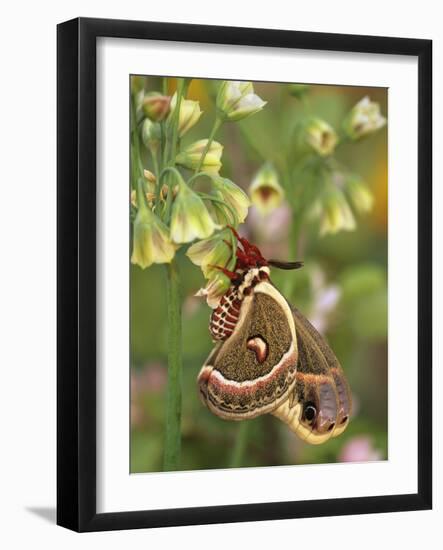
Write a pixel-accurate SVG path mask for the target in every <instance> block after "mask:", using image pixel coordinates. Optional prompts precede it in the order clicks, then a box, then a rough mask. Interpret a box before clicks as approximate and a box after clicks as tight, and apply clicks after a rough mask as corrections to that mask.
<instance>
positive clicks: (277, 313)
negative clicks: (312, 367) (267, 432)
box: [198, 281, 298, 420]
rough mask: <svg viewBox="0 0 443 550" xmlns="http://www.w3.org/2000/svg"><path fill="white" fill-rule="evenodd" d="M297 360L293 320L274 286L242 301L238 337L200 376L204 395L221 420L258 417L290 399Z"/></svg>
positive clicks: (219, 348) (265, 285) (216, 352)
mask: <svg viewBox="0 0 443 550" xmlns="http://www.w3.org/2000/svg"><path fill="white" fill-rule="evenodd" d="M297 360H298V350H297V339H296V330H295V321H294V316H293V314H292V312H291V309H290V307H289V305H288V303H287V302H286V300H285V299H284V297H283V296H282V295H281V294H280V293H279V292H278V290H277V289H276V288H275V287H274V286H273V285H272V284H271V283H269V282H267V281H265V282H261V283H259V284H258V285H257V286H255V287H254V291H253V292H252V293H251V294H250V295H249V296H245V297H244V298H243V301H242V305H241V309H240V315H239V319H238V321H237V324H236V327H235V330H234V332H233V333H232V334H231V336H229V338H227V339H226V340H225V341H222V342H220V343H218V344H217V345H216V346H215V347H214V349H213V350H212V352H211V354H210V355H209V357H208V359H207V360H206V362H205V364H204V366H203V368H202V369H201V371H200V374H199V376H198V385H199V391H200V396H201V398H202V400H203V402H204V403H205V404H206V405H207V406H208V408H209V409H210V410H211V411H212V412H213V413H214V414H216V415H218V416H220V417H222V418H225V419H229V420H243V419H245V418H255V417H256V416H259V415H261V414H264V413H267V412H271V411H272V410H274V409H275V408H276V407H278V406H279V405H280V404H281V403H282V402H283V401H285V400H287V399H288V397H289V395H290V393H291V392H292V391H293V390H294V388H295V383H296V378H295V374H296V368H297Z"/></svg>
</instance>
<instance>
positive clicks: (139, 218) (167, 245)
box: [131, 201, 176, 269]
mask: <svg viewBox="0 0 443 550" xmlns="http://www.w3.org/2000/svg"><path fill="white" fill-rule="evenodd" d="M175 250H176V246H175V245H174V244H173V243H172V242H171V239H170V237H169V231H168V227H167V226H166V225H165V224H164V223H163V222H162V221H161V220H160V218H159V217H158V216H156V215H155V214H154V212H152V210H151V209H150V208H148V206H147V205H146V204H145V203H144V201H143V204H142V205H139V208H138V211H137V215H136V217H135V220H134V235H133V245H132V256H131V262H132V263H133V264H137V265H139V266H140V267H141V268H143V269H145V268H146V267H149V266H150V265H152V264H153V263H155V264H165V263H169V262H170V261H171V260H172V258H173V257H174V254H175Z"/></svg>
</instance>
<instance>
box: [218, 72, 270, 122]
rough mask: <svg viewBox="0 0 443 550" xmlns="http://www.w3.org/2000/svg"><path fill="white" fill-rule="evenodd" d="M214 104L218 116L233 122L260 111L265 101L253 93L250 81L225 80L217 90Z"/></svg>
mask: <svg viewBox="0 0 443 550" xmlns="http://www.w3.org/2000/svg"><path fill="white" fill-rule="evenodd" d="M216 104H217V112H218V115H219V117H220V118H221V119H222V120H225V121H231V122H234V121H237V120H242V119H243V118H246V117H247V116H250V115H253V114H254V113H257V112H258V111H261V110H262V109H263V107H264V106H265V105H266V101H263V100H262V99H261V97H259V96H258V95H257V94H255V93H254V87H253V85H252V82H240V81H235V80H225V81H223V83H222V84H221V86H220V88H219V90H218V94H217V100H216Z"/></svg>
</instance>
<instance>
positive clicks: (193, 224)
mask: <svg viewBox="0 0 443 550" xmlns="http://www.w3.org/2000/svg"><path fill="white" fill-rule="evenodd" d="M216 227H217V226H216V224H215V223H214V221H213V219H212V218H211V216H210V214H209V212H208V209H207V208H206V206H205V203H204V202H203V200H202V199H201V198H200V197H199V196H198V194H197V193H196V192H195V191H193V190H192V189H191V188H190V187H189V186H188V185H186V183H185V182H184V181H183V179H180V181H179V185H178V192H177V196H176V197H175V199H174V202H173V204H172V215H171V230H170V234H171V239H172V241H173V242H174V243H189V242H191V241H193V240H194V239H205V238H206V237H209V236H210V235H212V233H213V232H214V230H215V229H216Z"/></svg>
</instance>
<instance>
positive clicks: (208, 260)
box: [186, 229, 233, 279]
mask: <svg viewBox="0 0 443 550" xmlns="http://www.w3.org/2000/svg"><path fill="white" fill-rule="evenodd" d="M231 237H232V233H231V231H230V230H229V229H223V231H219V232H218V233H216V234H215V235H212V236H211V237H209V238H208V239H203V240H201V241H198V242H196V243H194V244H193V245H191V246H190V247H189V248H188V251H187V252H186V255H187V256H188V258H189V259H190V260H191V262H192V263H193V264H195V265H198V266H200V267H201V270H202V272H203V275H204V276H205V278H206V279H211V278H213V276H214V275H215V274H217V273H219V272H220V270H217V269H216V267H215V266H217V267H226V266H227V265H228V263H229V262H230V260H231V259H232V254H233V250H232V247H231V246H230V245H229V244H228V242H230V241H231Z"/></svg>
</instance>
